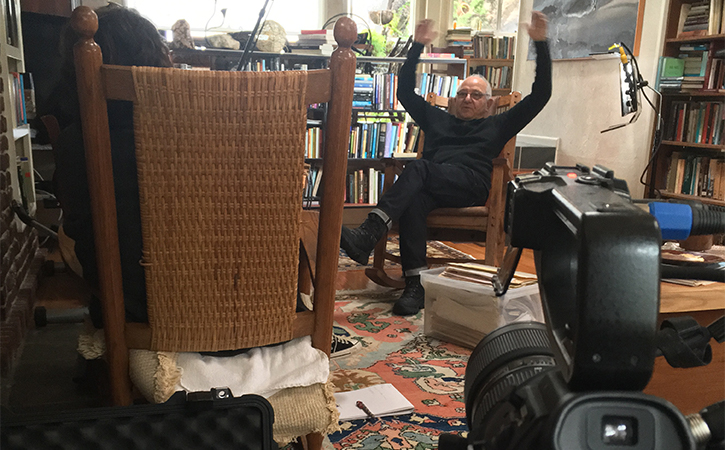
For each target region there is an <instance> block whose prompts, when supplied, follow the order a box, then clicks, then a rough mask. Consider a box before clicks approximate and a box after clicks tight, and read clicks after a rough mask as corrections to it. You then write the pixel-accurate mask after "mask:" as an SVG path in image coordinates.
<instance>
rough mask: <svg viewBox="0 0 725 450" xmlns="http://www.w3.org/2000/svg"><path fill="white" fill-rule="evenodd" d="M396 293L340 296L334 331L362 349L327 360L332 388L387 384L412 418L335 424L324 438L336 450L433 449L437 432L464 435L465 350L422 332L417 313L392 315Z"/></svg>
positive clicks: (436, 444) (351, 388)
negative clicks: (333, 430)
mask: <svg viewBox="0 0 725 450" xmlns="http://www.w3.org/2000/svg"><path fill="white" fill-rule="evenodd" d="M398 296H400V291H399V290H390V291H384V292H380V291H376V292H375V293H373V292H341V293H339V294H338V296H337V299H336V304H335V325H336V326H335V330H336V332H337V333H344V335H346V336H348V337H350V338H352V339H355V340H358V341H359V342H360V343H361V347H362V348H361V349H359V350H357V351H356V352H354V353H352V354H350V355H348V356H345V357H341V358H336V359H334V360H331V369H332V380H333V383H334V384H335V387H336V390H338V391H349V390H354V389H360V388H363V387H367V386H371V385H374V384H380V383H391V384H393V385H394V386H395V387H396V388H397V389H398V390H399V391H400V392H401V393H402V394H403V395H404V396H405V397H406V398H407V399H408V400H409V401H410V402H411V403H412V404H413V405H414V407H415V411H414V412H413V413H412V414H405V415H399V416H391V417H384V418H379V419H374V420H353V421H348V422H341V424H340V425H341V427H342V431H340V432H337V433H334V434H332V435H330V436H329V440H330V442H331V444H332V446H333V447H334V448H336V449H343V448H355V449H360V450H376V449H381V450H382V449H413V450H422V449H432V448H437V447H438V436H439V435H440V434H441V433H446V432H449V433H451V432H452V433H459V434H463V435H465V433H466V430H467V428H466V425H465V409H464V401H463V376H464V373H465V369H466V362H467V361H468V357H469V355H470V353H471V351H470V350H469V349H465V348H463V347H459V346H457V345H454V344H449V343H446V342H442V341H439V340H436V339H433V338H429V337H427V336H425V335H424V334H423V311H424V310H421V312H420V313H418V314H417V315H416V316H413V317H399V316H395V315H393V314H392V312H391V308H392V305H393V303H394V302H395V300H396V299H397V297H398Z"/></svg>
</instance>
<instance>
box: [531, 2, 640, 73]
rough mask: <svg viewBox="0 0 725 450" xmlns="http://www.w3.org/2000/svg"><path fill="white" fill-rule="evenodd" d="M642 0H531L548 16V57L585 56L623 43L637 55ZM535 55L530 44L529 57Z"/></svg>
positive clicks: (571, 57)
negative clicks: (549, 52) (549, 54)
mask: <svg viewBox="0 0 725 450" xmlns="http://www.w3.org/2000/svg"><path fill="white" fill-rule="evenodd" d="M644 3H645V0H534V4H533V9H534V10H536V11H542V12H543V13H544V14H546V16H547V17H548V18H549V45H550V50H551V58H552V59H576V58H588V57H589V56H590V55H591V54H596V53H605V52H607V49H608V48H609V47H610V46H611V45H612V44H615V43H620V42H621V43H623V44H624V45H626V46H627V47H628V48H629V49H631V50H632V52H633V53H634V55H638V54H639V41H640V38H641V34H642V19H643V14H644ZM534 58H535V52H534V50H533V46H532V47H531V48H530V49H529V59H534Z"/></svg>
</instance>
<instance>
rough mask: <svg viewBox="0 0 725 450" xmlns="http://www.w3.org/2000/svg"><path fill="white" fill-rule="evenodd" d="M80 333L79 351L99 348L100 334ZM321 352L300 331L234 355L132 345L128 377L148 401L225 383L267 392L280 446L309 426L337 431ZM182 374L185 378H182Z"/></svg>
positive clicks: (307, 430) (236, 391)
mask: <svg viewBox="0 0 725 450" xmlns="http://www.w3.org/2000/svg"><path fill="white" fill-rule="evenodd" d="M83 336H84V337H83V339H79V352H80V353H81V354H84V353H86V354H88V352H87V349H88V348H90V349H92V350H93V352H92V354H93V355H94V356H98V355H99V353H101V354H102V353H103V352H102V351H101V352H99V351H98V349H99V348H103V347H104V345H103V342H102V336H103V335H102V334H94V335H87V334H86V335H83ZM94 336H95V338H94ZM98 338H100V340H101V341H100V342H99V339H98ZM290 355H293V356H290ZM323 356H324V353H323V352H320V351H319V350H317V349H315V348H313V347H312V346H311V345H310V337H309V336H305V337H303V338H299V339H294V340H292V341H290V342H287V343H285V344H282V345H276V346H270V347H264V348H254V349H251V350H249V351H248V352H245V353H242V354H240V355H236V356H233V357H213V356H201V355H199V354H198V353H196V354H184V353H174V352H156V351H149V350H131V351H129V365H130V376H131V381H132V382H133V384H134V386H135V387H136V388H137V389H138V390H139V392H140V393H141V394H142V395H143V396H144V398H146V400H148V401H149V402H151V403H163V402H165V401H166V400H168V399H169V398H170V397H171V395H173V394H174V392H176V391H178V390H187V391H188V392H193V391H195V390H209V389H211V388H214V387H229V388H230V389H231V391H232V393H233V394H234V396H235V397H239V396H241V395H243V394H247V393H256V394H260V395H263V396H265V397H267V399H268V400H269V402H270V403H271V404H272V407H273V408H274V412H275V422H274V439H275V441H276V442H277V443H278V444H280V445H284V444H286V443H288V442H290V441H291V440H293V439H295V438H297V437H298V436H303V435H306V434H308V433H310V432H311V431H314V432H320V433H322V434H329V433H333V432H336V431H338V430H339V424H338V418H339V413H338V411H337V407H336V404H335V398H334V395H333V394H332V392H333V386H332V384H330V382H329V363H328V360H327V358H326V357H323ZM292 358H294V359H295V360H296V361H298V363H299V364H301V365H303V366H304V367H303V368H300V367H301V366H300V365H299V364H298V363H295V364H287V363H288V362H289V361H290V360H291V359H292ZM250 360H252V361H254V362H253V365H255V366H256V369H255V371H254V372H255V375H250V374H249V373H244V371H245V370H248V369H240V367H241V366H240V365H248V364H249V362H250ZM280 362H283V363H284V364H281V365H280ZM274 364H278V367H279V366H282V367H295V370H294V371H288V372H287V373H283V371H280V370H278V369H275V368H274V367H273V365H274ZM210 368H211V370H212V371H213V373H211V374H209V375H204V374H203V371H204V370H207V371H208V370H209V369H210ZM235 373H236V375H235ZM272 374H274V376H272ZM185 375H186V376H187V377H190V378H187V379H188V380H190V381H187V382H186V383H185V382H184V376H185ZM205 383H206V384H205ZM185 384H186V386H184V385H185ZM182 386H184V387H182ZM185 388H186V389H185Z"/></svg>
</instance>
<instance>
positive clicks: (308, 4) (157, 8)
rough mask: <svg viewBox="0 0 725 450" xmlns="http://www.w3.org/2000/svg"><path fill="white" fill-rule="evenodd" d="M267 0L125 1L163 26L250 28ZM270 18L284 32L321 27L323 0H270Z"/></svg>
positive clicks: (198, 29) (161, 27) (221, 29)
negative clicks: (183, 23) (182, 22)
mask: <svg viewBox="0 0 725 450" xmlns="http://www.w3.org/2000/svg"><path fill="white" fill-rule="evenodd" d="M263 5H264V0H245V1H239V0H153V1H151V0H126V6H128V7H130V8H134V9H136V10H137V11H138V12H139V13H141V14H142V15H143V16H144V17H146V18H148V19H149V20H151V21H152V22H153V23H154V25H156V27H158V28H160V29H170V28H171V26H172V25H173V24H174V22H176V21H177V20H179V19H186V20H187V21H188V22H189V24H190V25H191V29H192V30H195V31H202V32H203V31H204V30H209V31H214V30H217V31H223V32H235V31H251V30H252V29H253V28H254V25H255V24H256V23H257V19H258V18H259V11H260V10H261V9H262V6H263ZM267 11H268V13H267V17H266V19H268V20H274V21H275V22H278V23H279V24H280V25H282V27H283V28H284V29H285V31H287V32H289V31H299V30H306V29H319V28H320V27H321V26H322V22H321V17H320V15H321V12H322V4H321V0H304V1H299V0H270V2H269V4H268V5H267Z"/></svg>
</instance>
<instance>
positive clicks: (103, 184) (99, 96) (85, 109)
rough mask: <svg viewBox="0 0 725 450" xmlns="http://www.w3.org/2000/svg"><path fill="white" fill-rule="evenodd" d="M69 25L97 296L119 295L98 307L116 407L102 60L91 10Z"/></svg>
mask: <svg viewBox="0 0 725 450" xmlns="http://www.w3.org/2000/svg"><path fill="white" fill-rule="evenodd" d="M71 26H72V27H73V29H74V30H75V31H76V33H78V35H79V36H80V39H79V41H78V42H77V43H76V44H75V46H74V47H73V55H74V59H75V66H76V80H77V84H78V97H79V100H80V104H81V108H80V112H81V120H82V122H83V123H84V124H92V126H84V128H83V144H84V146H85V152H86V167H87V173H88V189H89V191H90V192H92V193H93V195H91V211H92V217H93V223H94V224H95V225H97V226H94V227H93V230H94V239H95V243H96V258H97V260H98V261H101V260H103V261H106V264H101V265H99V268H98V279H99V284H100V292H101V295H103V296H109V297H114V298H120V299H121V301H120V302H114V308H115V310H114V309H112V308H111V307H107V306H106V305H104V307H103V326H104V334H105V338H106V355H107V358H108V361H109V368H110V369H109V378H110V385H111V398H112V401H113V403H114V404H116V405H130V404H131V381H130V379H129V375H128V348H127V347H126V344H125V341H124V327H125V321H124V320H123V318H124V316H125V311H124V305H123V286H122V280H121V255H120V252H119V248H118V228H117V219H116V198H115V191H114V186H113V164H112V160H111V139H110V134H109V129H108V112H107V110H106V96H105V92H104V89H103V81H102V78H101V65H102V64H103V58H102V55H101V48H100V47H99V46H98V44H96V43H95V42H94V40H93V36H94V35H95V34H96V31H98V17H97V16H96V13H94V12H93V10H92V9H91V8H89V7H87V6H80V7H78V8H76V9H75V10H74V11H73V15H72V17H71ZM102 230H103V231H102Z"/></svg>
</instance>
